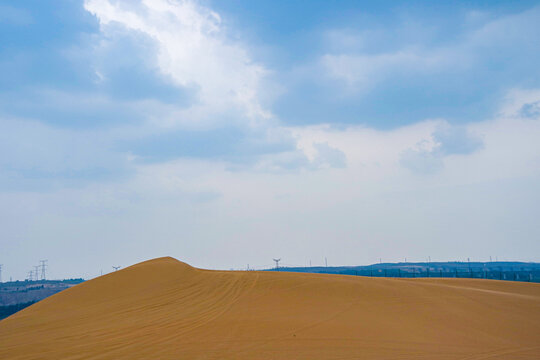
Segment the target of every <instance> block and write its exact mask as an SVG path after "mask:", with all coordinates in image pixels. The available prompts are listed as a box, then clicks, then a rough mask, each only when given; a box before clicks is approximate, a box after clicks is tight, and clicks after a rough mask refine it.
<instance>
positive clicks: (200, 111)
mask: <svg viewBox="0 0 540 360" xmlns="http://www.w3.org/2000/svg"><path fill="white" fill-rule="evenodd" d="M85 8H86V9H87V10H88V11H89V12H91V13H92V14H94V15H95V16H96V17H97V18H98V19H99V22H100V24H101V29H102V31H103V32H104V34H105V35H106V36H109V37H112V36H115V31H116V29H117V28H118V27H119V26H120V27H122V28H125V29H127V30H128V31H132V32H135V33H138V34H139V35H140V36H146V37H148V38H150V39H152V41H154V42H155V43H156V45H157V52H158V53H157V66H158V67H159V70H160V71H161V72H162V73H163V74H165V75H167V76H170V78H171V79H173V80H174V81H175V82H176V83H177V84H178V85H181V86H188V87H196V88H198V104H197V105H195V106H193V107H191V108H190V109H188V110H182V109H181V110H178V111H176V112H175V113H173V114H171V116H169V117H168V118H167V119H166V120H165V121H166V122H168V123H169V125H174V124H177V123H187V124H189V123H205V122H210V123H213V122H219V121H223V120H221V119H223V118H226V119H227V118H228V119H227V120H228V121H231V122H232V121H237V120H236V119H235V118H237V117H239V116H240V117H244V118H245V119H247V121H248V123H249V124H251V125H257V124H260V123H261V122H265V121H266V120H268V119H269V118H271V114H270V112H269V111H268V110H266V109H265V108H264V106H263V105H262V104H261V100H260V91H261V86H262V82H263V80H264V77H265V75H266V74H267V73H268V71H267V70H266V69H265V68H264V67H263V66H262V65H259V64H256V63H255V62H254V61H253V60H252V59H251V58H250V55H249V53H248V51H247V50H246V48H245V47H244V46H243V45H242V44H240V43H238V42H236V41H233V40H231V39H230V38H228V37H227V32H226V29H225V28H224V27H223V25H222V23H221V18H220V16H219V15H218V14H217V13H215V12H213V11H211V10H210V9H208V8H206V7H204V6H202V5H199V4H198V3H197V2H195V1H190V0H178V1H172V0H171V1H168V0H143V1H141V3H136V4H134V3H130V2H112V1H109V0H87V1H86V2H85ZM218 114H219V115H220V118H221V119H216V116H217V115H218ZM227 114H229V116H227Z"/></svg>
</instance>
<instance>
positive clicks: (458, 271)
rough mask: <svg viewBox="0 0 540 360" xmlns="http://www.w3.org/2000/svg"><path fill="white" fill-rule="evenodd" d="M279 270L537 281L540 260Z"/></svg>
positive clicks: (316, 267)
mask: <svg viewBox="0 0 540 360" xmlns="http://www.w3.org/2000/svg"><path fill="white" fill-rule="evenodd" d="M272 270H275V269H272ZM279 270H280V271H291V272H308V273H320V274H342V275H358V276H378V277H380V276H383V277H405V278H414V277H450V278H478V279H493V280H512V281H528V282H540V263H534V262H518V261H493V262H457V261H456V262H406V263H405V262H403V263H379V264H372V265H364V266H328V267H326V266H313V267H280V268H279Z"/></svg>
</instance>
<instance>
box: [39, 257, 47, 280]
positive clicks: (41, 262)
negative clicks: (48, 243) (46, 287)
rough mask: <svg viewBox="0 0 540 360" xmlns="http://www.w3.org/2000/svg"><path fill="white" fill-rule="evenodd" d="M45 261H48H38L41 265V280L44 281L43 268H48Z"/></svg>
mask: <svg viewBox="0 0 540 360" xmlns="http://www.w3.org/2000/svg"><path fill="white" fill-rule="evenodd" d="M47 261H49V260H39V262H40V264H41V280H45V279H46V276H45V268H46V267H47V266H48V265H47Z"/></svg>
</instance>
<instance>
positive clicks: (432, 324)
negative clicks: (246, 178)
mask: <svg viewBox="0 0 540 360" xmlns="http://www.w3.org/2000/svg"><path fill="white" fill-rule="evenodd" d="M0 359H55V360H57V359H310V360H314V359H463V360H465V359H467V360H473V359H540V286H539V285H538V284H529V283H514V282H504V281H488V280H486V281H484V280H465V279H463V280H461V279H431V280H426V279H409V280H405V279H382V278H362V277H353V276H335V275H314V274H295V273H276V272H227V271H209V270H200V269H196V268H193V267H190V266H189V265H186V264H184V263H182V262H179V261H177V260H175V259H172V258H160V259H156V260H151V261H147V262H144V263H140V264H137V265H134V266H132V267H129V268H126V269H124V270H121V271H118V272H115V273H111V274H108V275H105V276H102V277H100V278H97V279H94V280H91V281H88V282H85V283H83V284H81V285H77V286H75V287H73V288H71V289H68V290H66V291H64V292H61V293H59V294H56V295H54V296H52V297H50V298H48V299H46V300H44V301H42V302H40V303H37V304H35V305H33V306H31V307H29V308H27V309H25V310H23V311H21V312H20V313H18V314H15V315H14V316H12V317H10V318H8V319H5V320H3V321H0Z"/></svg>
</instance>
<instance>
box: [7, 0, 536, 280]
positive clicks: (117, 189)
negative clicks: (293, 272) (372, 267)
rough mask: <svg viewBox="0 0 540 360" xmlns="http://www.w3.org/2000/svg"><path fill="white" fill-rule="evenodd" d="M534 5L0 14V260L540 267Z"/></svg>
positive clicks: (230, 4) (77, 268) (194, 7)
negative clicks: (511, 263) (504, 263)
mask: <svg viewBox="0 0 540 360" xmlns="http://www.w3.org/2000/svg"><path fill="white" fill-rule="evenodd" d="M538 64H540V1H466V2H465V1H463V2H459V1H449V2H433V1H378V2H373V1H345V0H344V1H335V2H330V1H319V0H312V1H301V0H295V1H290V0H288V1H284V0H260V1H251V0H223V1H221V0H220V1H217V0H201V1H195V0H184V1H182V0H177V1H176V0H141V1H118V0H85V1H75V0H69V1H68V0H58V1H55V2H53V3H51V2H42V1H37V0H35V1H30V0H23V1H7V0H2V1H0V74H1V76H0V78H1V79H0V128H1V131H0V264H3V269H2V279H3V280H4V281H6V280H8V279H9V278H12V279H13V280H15V279H21V280H22V279H25V278H26V276H27V273H28V271H29V270H31V269H32V267H33V266H34V265H37V264H38V263H39V260H42V259H48V264H49V269H48V276H49V277H50V278H76V277H84V278H93V277H95V276H98V275H100V274H101V273H107V272H110V271H111V270H112V266H113V265H114V266H123V267H125V266H129V265H131V264H134V263H137V262H139V261H143V260H147V259H151V258H155V257H160V256H172V257H175V258H177V259H179V260H182V261H185V262H188V263H189V264H191V265H194V266H197V267H202V268H209V269H244V268H246V267H247V266H248V264H249V266H250V268H265V267H270V266H271V265H272V264H273V261H272V258H281V259H282V264H283V265H290V266H305V265H309V264H310V263H311V264H312V265H322V264H324V259H325V258H327V259H328V265H363V264H371V263H375V262H378V261H383V262H398V261H404V259H405V258H406V259H407V260H408V261H425V260H426V259H427V258H428V257H430V258H431V259H432V260H433V261H435V260H437V261H454V260H460V261H466V260H467V259H468V258H470V259H471V261H473V260H474V261H488V260H489V258H490V256H491V257H492V258H493V259H498V260H521V261H540V256H539V254H540V221H539V220H538V219H539V218H540V68H539V66H538Z"/></svg>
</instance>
